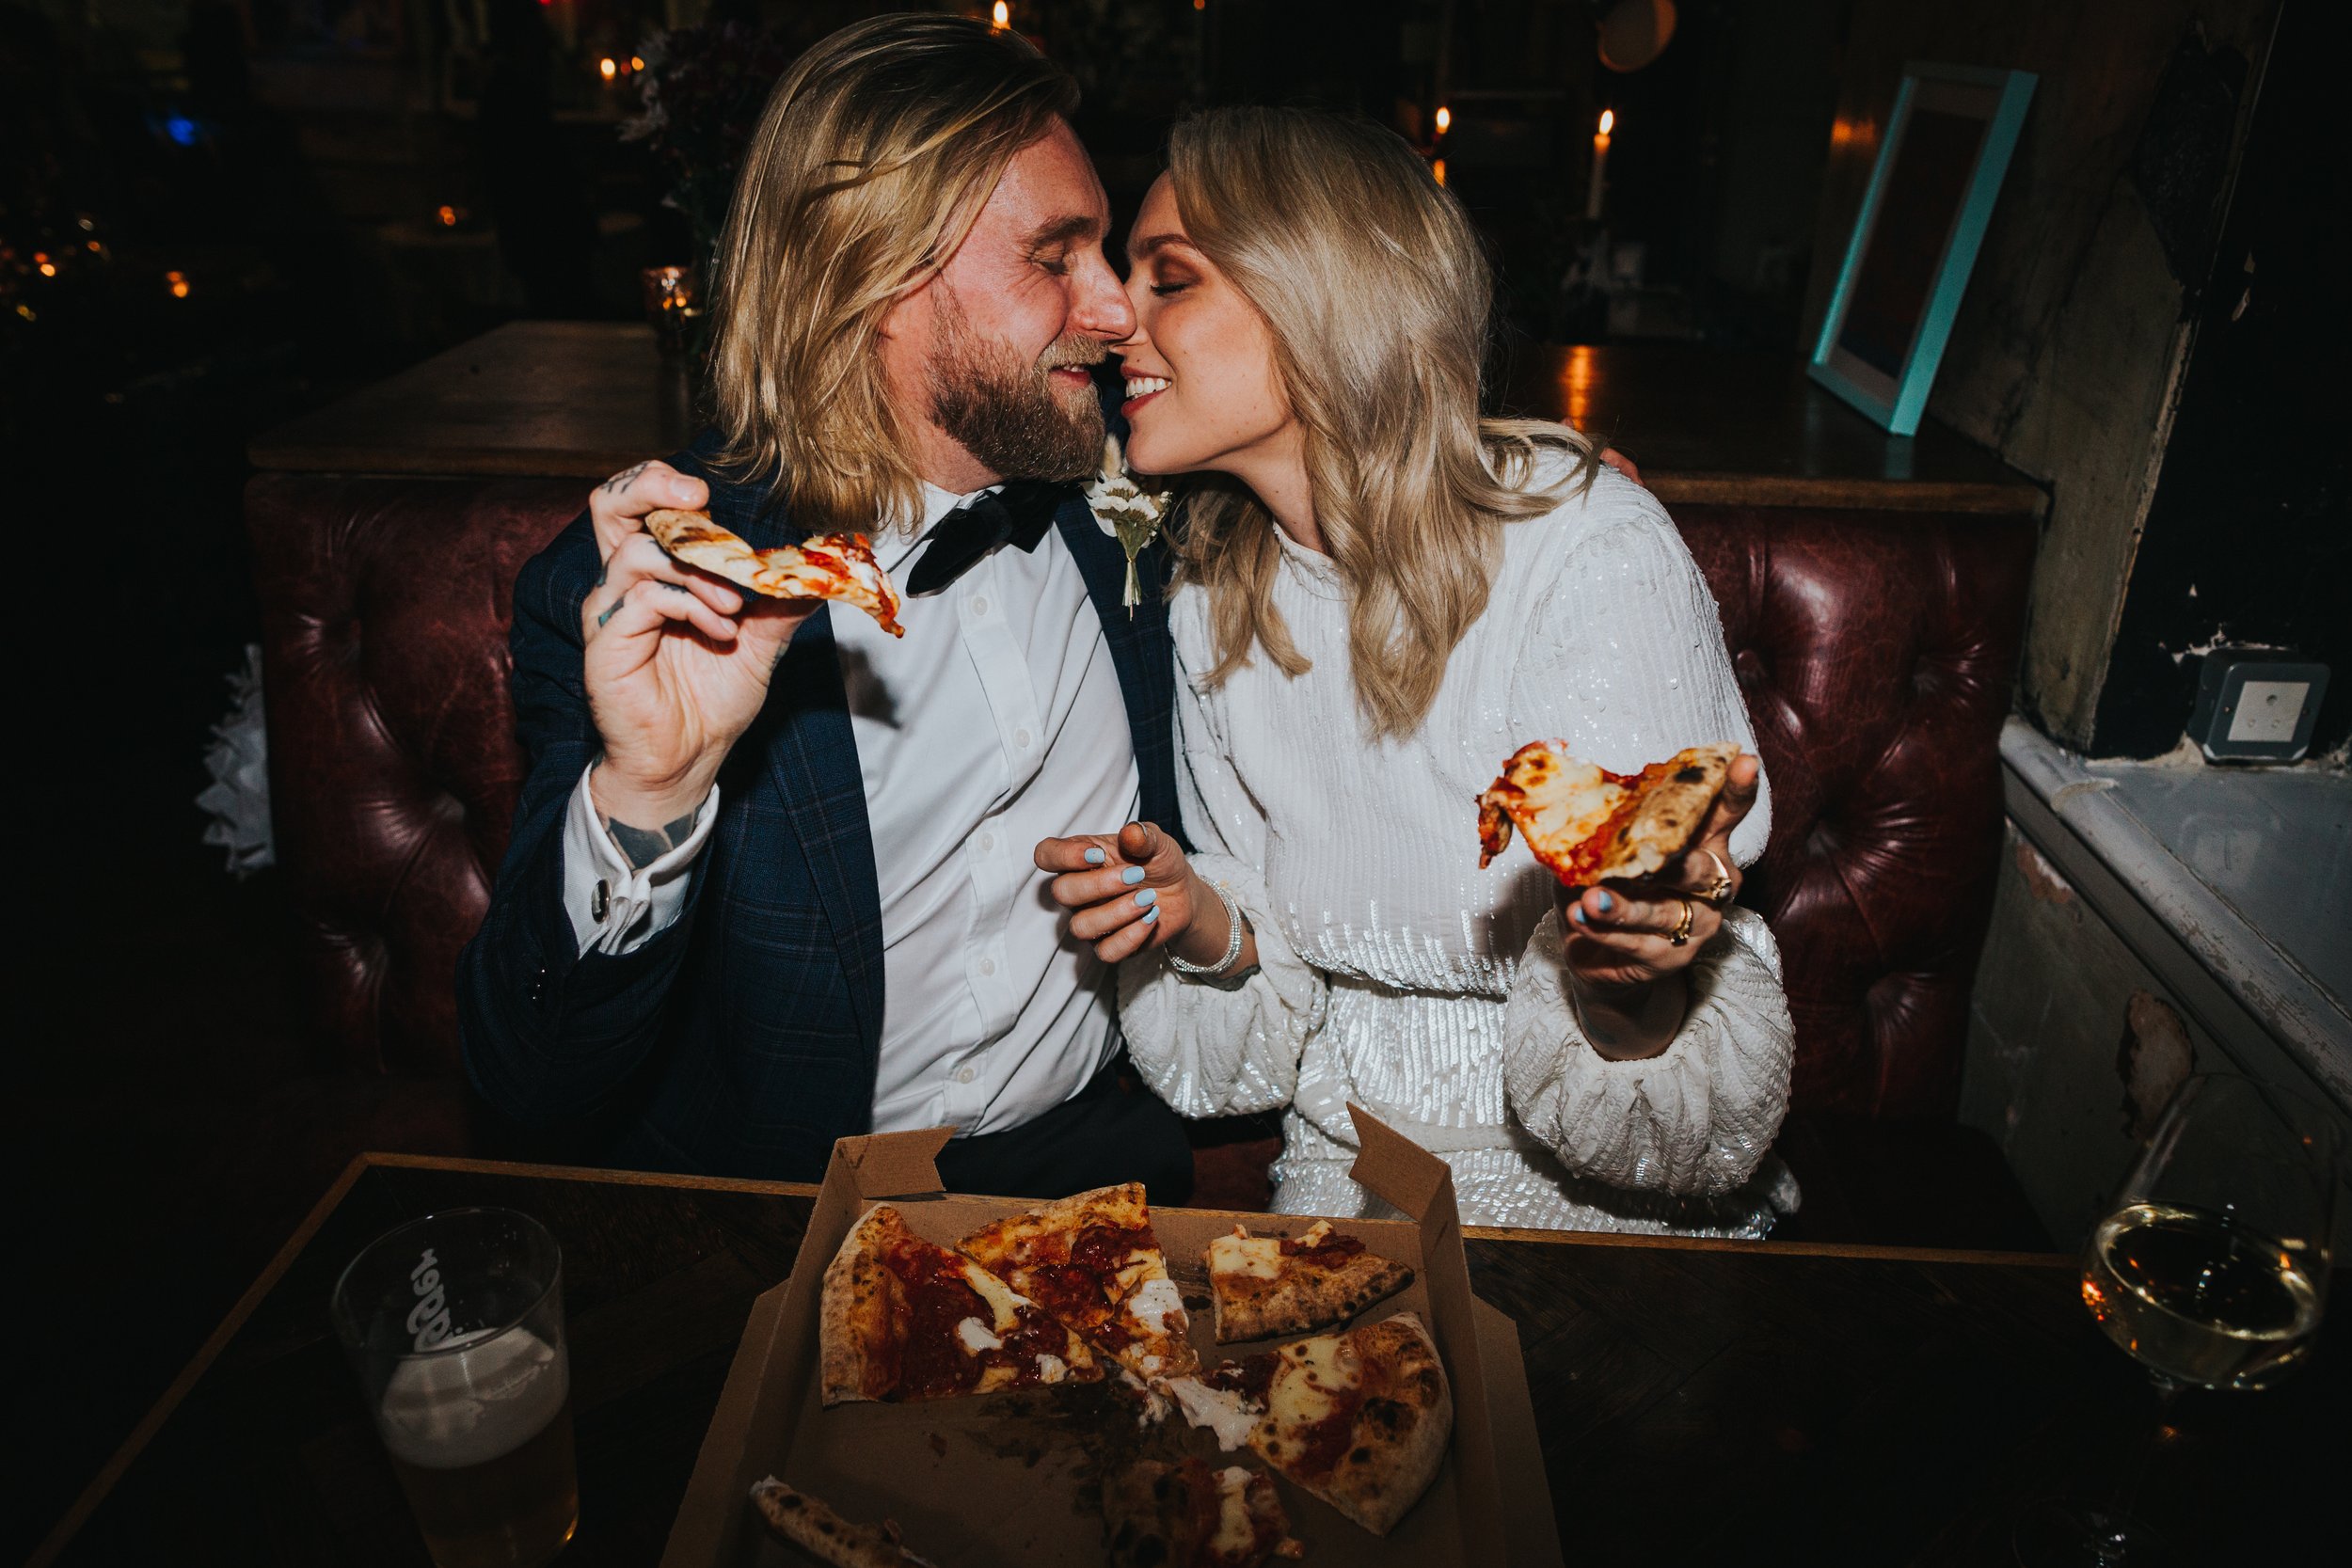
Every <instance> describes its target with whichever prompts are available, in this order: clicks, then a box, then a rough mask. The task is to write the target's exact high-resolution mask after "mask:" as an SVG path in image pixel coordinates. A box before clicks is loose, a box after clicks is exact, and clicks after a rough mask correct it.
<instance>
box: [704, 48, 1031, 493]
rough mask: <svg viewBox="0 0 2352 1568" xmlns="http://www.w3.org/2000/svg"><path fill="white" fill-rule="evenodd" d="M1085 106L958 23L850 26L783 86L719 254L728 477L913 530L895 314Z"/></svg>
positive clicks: (1019, 57)
mask: <svg viewBox="0 0 2352 1568" xmlns="http://www.w3.org/2000/svg"><path fill="white" fill-rule="evenodd" d="M1077 101H1078V89H1077V87H1076V86H1075V84H1073V82H1072V81H1071V79H1070V78H1069V76H1068V75H1066V74H1064V73H1063V71H1061V70H1060V69H1059V68H1057V67H1056V66H1054V65H1053V64H1051V63H1050V62H1048V61H1047V60H1046V59H1045V57H1044V56H1043V55H1040V54H1039V53H1038V52H1037V50H1036V48H1035V47H1034V46H1032V45H1031V44H1030V43H1029V42H1028V41H1027V40H1025V39H1023V38H1021V37H1020V36H1019V35H1018V34H1016V33H1012V32H1009V31H1008V32H1004V33H995V32H992V31H991V30H990V29H989V28H988V27H987V26H986V25H985V24H982V23H978V22H974V21H969V20H966V19H964V18H961V17H952V16H924V15H894V16H881V17H875V18H872V19H870V20H868V21H865V22H860V23H857V24H853V25H851V26H848V27H844V28H842V29H841V30H840V31H839V32H837V33H834V34H833V35H832V36H831V37H829V38H827V39H825V40H822V41H821V42H819V43H818V44H817V45H816V46H815V47H814V48H812V49H810V50H809V52H808V53H807V54H805V55H802V56H801V58H800V59H799V61H798V62H796V63H795V64H794V65H793V67H792V69H791V70H790V71H787V73H786V74H785V77H784V79H783V80H782V81H780V82H778V83H777V84H776V88H775V91H774V92H773V93H772V94H771V95H770V97H769V100H768V107H767V110H766V112H765V113H764V114H762V115H761V117H760V121H759V129H758V130H757V131H756V132H755V134H754V135H753V137H752V143H751V148H750V150H749V152H748V153H747V154H746V155H745V158H744V163H743V172H742V178H741V180H740V182H739V183H738V185H737V187H736V194H735V205H734V208H733V210H732V211H730V212H729V214H727V226H726V230H725V232H724V234H723V236H722V237H721V239H720V242H719V268H718V270H719V282H718V290H717V341H716V342H715V344H714V346H713V349H712V352H711V380H712V383H713V386H714V390H715V391H716V394H717V401H718V411H719V424H720V428H721V430H722V431H723V434H724V436H725V437H726V448H725V451H724V454H723V462H724V464H725V465H726V466H727V467H730V468H732V469H735V470H738V471H743V472H748V473H751V474H755V475H760V476H764V477H766V478H768V479H769V481H770V483H771V485H772V486H773V488H774V490H775V492H776V494H777V496H778V497H779V499H782V500H783V501H784V502H785V504H786V505H787V507H788V508H789V509H790V513H791V516H792V520H793V522H794V524H795V525H796V526H799V527H803V528H809V529H814V530H818V531H833V530H839V529H870V528H872V527H874V526H875V524H876V522H877V521H885V522H886V521H890V520H893V519H907V518H913V517H914V516H918V515H920V504H919V502H920V496H921V489H920V484H921V482H920V480H919V478H918V477H917V475H916V473H915V470H914V466H913V464H912V463H911V462H910V460H909V455H908V454H909V452H910V451H912V444H911V436H910V434H909V432H908V430H907V428H906V424H905V421H904V420H903V418H902V416H901V414H900V412H899V411H898V410H897V409H895V408H894V407H893V406H892V405H891V400H890V397H889V388H888V387H887V385H886V382H885V378H884V376H883V373H882V357H881V355H880V354H879V352H878V349H879V341H878V336H879V331H880V328H881V325H882V318H883V317H884V316H885V315H886V314H887V313H888V312H889V310H890V308H891V306H892V305H893V304H895V303H896V302H897V301H898V299H899V298H900V297H901V296H902V295H904V294H905V293H907V292H908V291H910V290H912V289H914V288H918V287H920V286H921V285H922V284H923V283H924V282H925V281H926V280H928V279H929V278H930V277H933V276H934V275H935V274H937V272H938V271H939V269H940V268H941V267H943V266H945V265H946V262H947V260H948V258H949V257H951V256H953V255H954V254H955V252H956V247H957V246H958V245H961V244H962V243H963V237H964V235H965V234H966V233H968V232H969V231H970V230H971V227H972V223H973V220H974V219H975V218H977V216H978V215H979V211H980V208H981V207H982V206H983V205H985V204H986V202H987V200H988V197H989V193H990V192H991V191H993V190H994V189H995V187H996V182H997V180H998V179H999V178H1000V177H1001V176H1002V175H1003V174H1004V171H1005V166H1006V165H1007V164H1009V162H1011V160H1012V156H1013V154H1014V153H1015V152H1017V151H1019V150H1021V149H1022V148H1024V147H1025V146H1027V145H1028V144H1029V143H1030V142H1032V141H1034V140H1036V139H1037V138H1038V137H1039V136H1041V135H1044V134H1045V133H1046V132H1047V131H1048V130H1050V129H1051V127H1052V124H1053V121H1054V119H1056V117H1057V116H1058V117H1060V118H1063V119H1067V118H1069V116H1070V115H1071V114H1072V113H1073V111H1074V110H1075V109H1076V107H1077Z"/></svg>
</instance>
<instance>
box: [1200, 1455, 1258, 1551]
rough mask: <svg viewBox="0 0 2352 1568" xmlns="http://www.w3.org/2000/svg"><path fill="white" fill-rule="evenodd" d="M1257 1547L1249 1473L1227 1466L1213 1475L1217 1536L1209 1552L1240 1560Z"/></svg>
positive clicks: (1255, 1522)
mask: <svg viewBox="0 0 2352 1568" xmlns="http://www.w3.org/2000/svg"><path fill="white" fill-rule="evenodd" d="M1256 1544H1258V1522H1257V1521H1256V1520H1255V1519H1253V1518H1251V1517H1250V1515H1249V1472H1248V1470H1247V1469H1245V1468H1244V1467H1243V1466H1241V1465H1227V1466H1226V1467H1225V1468H1224V1469H1222V1470H1219V1471H1218V1472H1217V1473H1216V1534H1214V1535H1212V1536H1210V1537H1209V1543H1208V1545H1209V1550H1210V1551H1212V1552H1214V1553H1216V1554H1217V1555H1219V1556H1222V1557H1235V1558H1237V1557H1239V1556H1241V1555H1242V1554H1243V1553H1244V1552H1247V1551H1248V1550H1249V1548H1250V1547H1252V1546H1254V1545H1256Z"/></svg>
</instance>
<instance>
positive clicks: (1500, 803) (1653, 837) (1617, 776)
mask: <svg viewBox="0 0 2352 1568" xmlns="http://www.w3.org/2000/svg"><path fill="white" fill-rule="evenodd" d="M1739 758H1740V748H1739V747H1738V746H1736V745H1733V744H1731V743H1730V742H1728V741H1725V742H1720V743H1717V744H1714V745H1708V746H1692V747H1690V748H1688V749H1687V750H1684V751H1680V752H1676V753H1675V754H1674V755H1673V756H1671V757H1668V758H1667V759H1666V760H1665V761H1663V762H1653V763H1651V764H1650V765H1649V766H1648V767H1646V768H1643V769H1642V770H1641V771H1640V772H1639V773H1612V772H1610V771H1609V770H1608V769H1606V768H1599V767H1596V766H1595V765H1594V764H1592V763H1589V762H1584V761H1581V760H1580V759H1578V758H1576V757H1573V756H1570V755H1569V754H1568V750H1567V743H1566V742H1565V741H1561V740H1535V741H1530V742H1529V743H1528V744H1527V745H1524V746H1522V747H1520V748H1519V749H1518V751H1517V752H1513V753H1512V754H1511V759H1510V760H1509V761H1508V762H1505V763H1504V764H1503V765H1502V777H1501V778H1499V779H1497V780H1495V782H1494V783H1493V784H1489V785H1487V786H1486V789H1485V790H1484V791H1483V792H1481V793H1480V795H1479V797H1478V841H1479V846H1480V849H1481V853H1480V855H1479V857H1478V863H1479V866H1480V867H1481V868H1482V869H1483V868H1484V867H1486V865H1487V864H1488V863H1491V862H1492V861H1493V860H1494V858H1495V857H1496V856H1497V855H1499V854H1501V853H1502V851H1503V850H1504V849H1506V848H1508V847H1510V844H1511V829H1512V827H1513V825H1514V824H1516V825H1517V826H1518V831H1519V832H1521V833H1524V834H1525V835H1526V837H1527V847H1528V849H1529V850H1530V851H1531V852H1532V853H1533V854H1534V857H1535V858H1536V859H1537V860H1539V861H1541V862H1542V863H1544V864H1545V865H1546V866H1548V867H1549V869H1550V871H1551V874H1552V875H1553V876H1555V877H1557V878H1559V879H1560V880H1561V881H1562V882H1564V883H1565V884H1566V885H1567V886H1569V887H1590V886H1592V885H1593V884H1594V883H1595V882H1602V881H1613V880H1619V879H1641V878H1645V877H1654V876H1656V875H1657V874H1658V873H1659V872H1660V871H1661V870H1664V869H1665V868H1666V867H1667V866H1669V865H1672V864H1674V863H1676V862H1677V861H1678V860H1679V859H1681V857H1682V856H1683V854H1684V853H1685V852H1686V851H1688V850H1689V849H1690V847H1691V846H1692V844H1694V843H1696V842H1697V840H1698V836H1699V834H1700V832H1702V831H1703V830H1704V829H1705V828H1706V826H1707V816H1708V812H1709V811H1711V810H1713V809H1714V805H1715V798H1716V797H1717V796H1719V795H1721V794H1722V793H1723V791H1724V782H1725V781H1726V780H1727V779H1728V777H1729V776H1730V771H1731V765H1732V764H1733V763H1734V762H1737V761H1738V760H1739Z"/></svg>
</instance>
